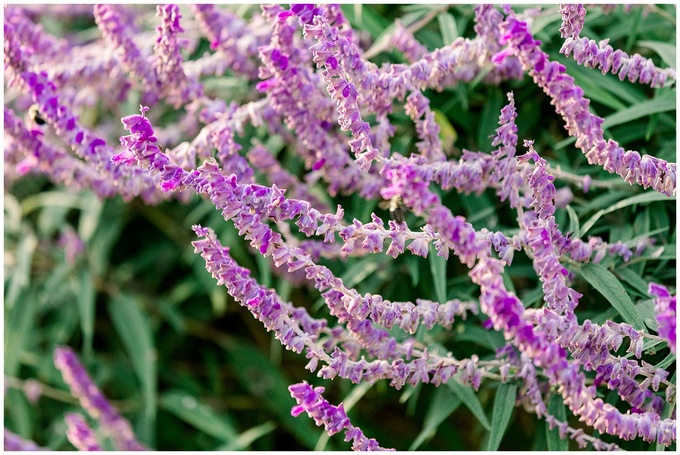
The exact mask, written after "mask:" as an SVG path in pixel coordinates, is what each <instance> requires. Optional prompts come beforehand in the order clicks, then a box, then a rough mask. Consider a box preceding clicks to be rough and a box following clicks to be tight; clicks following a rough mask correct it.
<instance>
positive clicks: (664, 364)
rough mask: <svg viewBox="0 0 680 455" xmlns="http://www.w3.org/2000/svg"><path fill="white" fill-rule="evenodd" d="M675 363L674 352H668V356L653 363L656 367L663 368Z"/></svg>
mask: <svg viewBox="0 0 680 455" xmlns="http://www.w3.org/2000/svg"><path fill="white" fill-rule="evenodd" d="M674 363H675V354H668V356H667V357H666V358H665V359H663V360H662V361H661V362H659V363H657V364H656V365H654V366H655V367H656V368H663V369H664V370H665V369H666V368H668V367H669V366H671V365H673V364H674Z"/></svg>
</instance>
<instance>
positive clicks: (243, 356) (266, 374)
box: [221, 339, 321, 450]
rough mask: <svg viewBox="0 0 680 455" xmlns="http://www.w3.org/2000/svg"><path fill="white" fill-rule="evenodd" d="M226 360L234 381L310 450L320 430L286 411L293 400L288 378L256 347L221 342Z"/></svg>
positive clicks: (307, 420)
mask: <svg viewBox="0 0 680 455" xmlns="http://www.w3.org/2000/svg"><path fill="white" fill-rule="evenodd" d="M221 346H223V347H224V349H225V350H226V353H227V356H228V359H229V363H230V364H231V365H232V366H233V371H234V373H235V374H236V376H237V378H238V381H239V382H240V383H241V385H242V386H243V387H245V388H246V389H247V390H248V392H249V393H250V394H251V395H252V396H254V397H257V398H258V399H260V400H261V402H262V404H263V405H264V407H265V408H266V409H267V410H268V411H269V412H271V413H272V414H273V415H275V416H276V419H277V421H278V422H279V423H280V424H281V426H283V427H284V428H285V429H286V430H288V431H289V432H290V434H291V435H292V436H293V437H294V438H295V439H296V440H298V441H299V442H300V443H301V444H302V445H303V446H305V447H306V448H307V449H310V450H311V449H313V448H314V445H315V444H316V442H317V440H318V439H319V433H320V431H321V430H319V429H316V428H315V427H314V425H313V424H312V420H311V419H309V418H306V417H305V416H299V417H293V416H292V415H291V414H290V409H291V407H292V406H293V405H294V404H295V400H293V398H292V397H291V396H290V392H288V384H290V383H291V382H292V381H291V380H289V379H288V378H286V377H285V376H283V374H282V373H281V372H280V371H279V370H278V369H276V368H275V367H274V366H273V365H272V364H271V363H270V362H269V360H268V359H267V358H266V357H265V356H264V355H263V354H262V353H261V352H260V351H258V350H257V349H255V348H253V347H251V346H250V345H248V344H247V343H243V342H238V343H236V342H228V341H227V340H226V339H225V340H223V341H222V343H221Z"/></svg>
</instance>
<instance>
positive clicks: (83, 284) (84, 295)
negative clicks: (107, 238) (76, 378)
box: [74, 269, 97, 362]
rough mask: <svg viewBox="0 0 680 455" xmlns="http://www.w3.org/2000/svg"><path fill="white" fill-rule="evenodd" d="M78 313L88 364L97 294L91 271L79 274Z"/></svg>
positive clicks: (77, 288) (77, 289) (76, 290)
mask: <svg viewBox="0 0 680 455" xmlns="http://www.w3.org/2000/svg"><path fill="white" fill-rule="evenodd" d="M74 291H75V295H76V296H77V299H76V302H77V303H78V313H79V315H80V329H81V330H82V331H83V356H84V359H83V360H84V361H85V362H87V361H89V359H90V358H91V356H92V343H93V339H94V316H95V304H96V297H97V294H96V292H95V289H94V282H93V278H92V274H91V273H90V270H89V269H84V270H81V271H80V273H79V274H78V281H77V285H76V289H74Z"/></svg>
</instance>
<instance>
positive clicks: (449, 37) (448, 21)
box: [437, 13, 460, 46]
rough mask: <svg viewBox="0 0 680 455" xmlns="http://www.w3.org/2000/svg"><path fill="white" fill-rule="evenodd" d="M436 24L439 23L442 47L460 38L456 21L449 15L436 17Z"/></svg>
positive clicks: (442, 14) (441, 14)
mask: <svg viewBox="0 0 680 455" xmlns="http://www.w3.org/2000/svg"><path fill="white" fill-rule="evenodd" d="M437 22H439V31H440V32H441V34H442V41H443V42H444V46H448V45H449V44H451V43H452V42H453V40H455V39H456V38H458V37H459V36H460V34H459V33H458V27H457V26H456V20H455V19H454V18H453V16H452V15H451V13H440V14H438V15H437Z"/></svg>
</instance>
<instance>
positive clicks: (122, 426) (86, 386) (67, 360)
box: [54, 346, 146, 450]
mask: <svg viewBox="0 0 680 455" xmlns="http://www.w3.org/2000/svg"><path fill="white" fill-rule="evenodd" d="M54 365H55V366H56V367H57V368H58V369H59V370H60V371H61V374H62V376H63V377H64V381H65V382H66V384H68V386H69V388H70V389H71V393H72V394H73V396H75V397H76V398H78V399H79V400H80V404H81V406H82V407H83V408H84V409H85V410H86V411H87V412H88V413H89V414H90V415H91V416H92V417H93V418H95V419H97V420H98V421H99V423H100V424H101V425H102V426H103V427H105V428H106V429H107V430H108V431H109V432H110V434H111V435H112V437H113V439H114V441H115V443H116V446H117V447H118V449H119V450H146V448H145V447H144V446H143V445H142V444H140V443H139V442H138V441H137V439H136V438H135V435H134V433H133V432H132V427H131V426H130V422H128V421H127V420H126V419H124V418H123V417H122V416H121V415H120V414H118V411H116V409H115V408H114V407H113V406H111V404H110V403H109V402H108V401H107V400H106V397H105V396H104V395H103V394H102V392H101V391H100V390H99V388H98V387H97V386H96V385H95V384H94V383H93V382H92V380H91V379H90V377H89V376H88V375H87V372H86V371H85V369H84V368H83V366H82V365H81V363H80V361H78V357H77V356H76V354H75V352H73V351H72V350H71V348H69V347H65V346H62V347H59V348H57V349H55V351H54Z"/></svg>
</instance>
